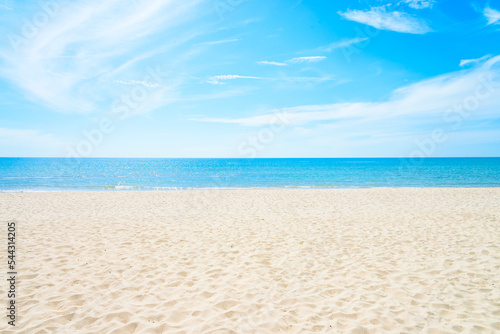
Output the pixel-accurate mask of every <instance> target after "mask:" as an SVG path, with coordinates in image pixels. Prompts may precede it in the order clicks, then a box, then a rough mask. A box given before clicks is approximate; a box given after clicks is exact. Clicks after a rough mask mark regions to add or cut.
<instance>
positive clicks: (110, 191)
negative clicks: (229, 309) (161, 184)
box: [0, 186, 500, 194]
mask: <svg viewBox="0 0 500 334" xmlns="http://www.w3.org/2000/svg"><path fill="white" fill-rule="evenodd" d="M133 187H135V186H133ZM138 187H141V186H138ZM362 189H500V186H470V187H464V186H446V187H443V186H435V187H429V186H425V187H416V186H408V187H382V186H380V187H378V186H374V187H367V186H359V187H314V186H296V187H241V188H238V187H234V188H233V187H228V188H182V189H149V190H148V189H97V190H88V189H85V190H74V189H71V190H59V189H58V190H34V189H30V190H0V194H24V193H26V194H28V193H85V192H88V193H96V192H98V193H117V192H124V193H134V192H145V193H150V192H158V193H162V192H182V191H186V192H192V191H238V190H243V191H253V190H256V191H257V190H258V191H261V190H273V191H276V190H278V191H279V190H284V191H287V190H362Z"/></svg>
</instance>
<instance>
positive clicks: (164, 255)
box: [0, 188, 500, 334]
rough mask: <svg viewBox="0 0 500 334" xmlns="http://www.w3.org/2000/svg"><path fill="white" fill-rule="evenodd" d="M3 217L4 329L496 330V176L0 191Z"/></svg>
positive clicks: (499, 199)
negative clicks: (448, 181)
mask: <svg viewBox="0 0 500 334" xmlns="http://www.w3.org/2000/svg"><path fill="white" fill-rule="evenodd" d="M0 218H1V221H2V226H3V228H2V229H3V231H4V233H3V240H2V241H1V242H2V243H3V244H4V245H5V244H6V238H7V227H6V226H7V222H8V221H15V222H16V224H17V235H16V238H17V258H16V260H17V271H18V281H17V286H16V289H17V291H16V292H17V294H16V303H17V312H18V313H17V320H16V327H15V328H13V327H11V326H9V325H8V324H7V321H8V318H7V317H5V316H2V321H0V332H2V333H30V334H32V333H40V334H41V333H278V332H279V333H326V332H328V333H494V332H499V331H500V243H499V240H500V188H455V189H452V188H434V189H432V188H415V189H411V188H407V189H404V188H398V189H390V188H387V189H335V190H333V189H329V190H326V189H325V190H220V191H215V190H214V191H171V192H168V191H166V192H52V193H50V192H48V193H0ZM4 249H5V248H4ZM2 254H4V255H3V256H4V259H3V260H2V263H4V264H3V265H2V277H3V276H5V275H6V272H7V269H6V267H7V265H6V264H5V263H6V257H7V255H6V252H5V251H4V252H3V253H2ZM1 282H2V283H1V285H0V290H1V291H0V295H1V297H0V300H2V305H3V306H2V307H5V305H7V302H6V299H7V298H6V296H7V290H8V286H7V281H6V279H4V278H2V280H1ZM5 312H6V311H5V308H4V313H5Z"/></svg>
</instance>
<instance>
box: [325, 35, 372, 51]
mask: <svg viewBox="0 0 500 334" xmlns="http://www.w3.org/2000/svg"><path fill="white" fill-rule="evenodd" d="M368 39H369V38H368V37H356V38H349V39H343V40H341V41H338V42H334V43H332V44H330V45H327V46H323V47H320V48H318V51H322V52H332V51H333V50H335V49H340V48H346V47H349V46H351V45H353V44H357V43H362V42H364V41H366V40H368Z"/></svg>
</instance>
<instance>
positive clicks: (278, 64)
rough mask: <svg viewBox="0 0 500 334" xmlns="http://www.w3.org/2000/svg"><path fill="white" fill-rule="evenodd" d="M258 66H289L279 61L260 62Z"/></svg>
mask: <svg viewBox="0 0 500 334" xmlns="http://www.w3.org/2000/svg"><path fill="white" fill-rule="evenodd" d="M257 64H259V65H274V66H288V64H287V63H280V62H277V61H267V60H261V61H258V62H257Z"/></svg>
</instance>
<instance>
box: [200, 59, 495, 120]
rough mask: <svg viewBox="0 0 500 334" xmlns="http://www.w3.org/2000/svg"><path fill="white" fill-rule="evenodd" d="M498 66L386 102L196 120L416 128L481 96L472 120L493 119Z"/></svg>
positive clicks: (445, 78)
mask: <svg viewBox="0 0 500 334" xmlns="http://www.w3.org/2000/svg"><path fill="white" fill-rule="evenodd" d="M499 64H500V56H496V57H493V58H491V59H490V60H488V61H486V62H485V63H484V64H483V65H481V66H478V67H477V68H474V69H471V70H461V71H458V72H453V73H449V74H445V75H441V76H438V77H435V78H431V79H427V80H424V81H421V82H418V83H415V84H412V85H409V86H405V87H401V88H399V89H396V90H395V91H393V93H392V96H391V98H390V99H388V100H387V101H385V102H350V103H336V104H325V105H305V106H298V107H290V108H283V109H279V110H271V112H270V113H268V114H265V115H259V116H253V117H244V118H200V119H197V121H201V122H214V123H227V124H237V125H241V126H248V127H255V126H263V125H267V124H269V123H270V122H271V123H273V122H279V120H276V118H275V117H274V116H273V115H274V114H275V113H278V112H280V113H284V114H286V118H287V121H288V122H289V123H291V124H294V125H300V124H306V123H311V122H325V121H326V122H333V121H351V122H353V124H363V123H364V122H368V121H383V120H390V121H391V122H392V124H397V120H398V119H400V120H401V119H404V118H406V119H408V118H411V119H413V120H414V123H413V124H412V125H413V126H417V125H418V123H422V124H425V123H426V122H427V121H428V119H429V117H430V118H436V117H437V118H438V119H441V117H443V115H446V114H447V113H450V112H451V111H453V112H454V106H456V105H460V104H463V103H467V101H468V100H471V101H474V98H475V97H476V98H477V96H479V95H480V94H482V95H484V96H486V95H487V96H488V98H487V99H486V98H485V99H483V100H481V105H480V108H479V109H478V110H476V111H475V117H478V118H483V119H493V118H498V112H497V110H498V108H500V68H499V66H498V65H499ZM464 101H465V102H464ZM457 112H458V111H457Z"/></svg>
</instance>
